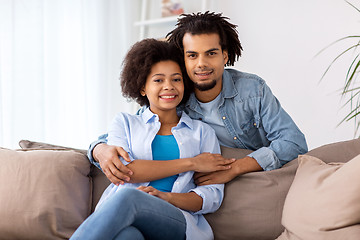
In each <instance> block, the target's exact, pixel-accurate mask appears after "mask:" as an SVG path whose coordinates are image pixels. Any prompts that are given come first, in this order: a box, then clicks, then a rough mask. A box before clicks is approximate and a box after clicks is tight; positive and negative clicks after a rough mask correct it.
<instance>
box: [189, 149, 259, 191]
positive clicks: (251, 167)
mask: <svg viewBox="0 0 360 240" xmlns="http://www.w3.org/2000/svg"><path fill="white" fill-rule="evenodd" d="M262 170H263V169H262V168H261V166H260V165H259V164H258V163H257V161H256V160H255V159H254V158H252V157H248V156H247V157H245V158H242V159H238V160H236V161H234V162H233V163H231V168H229V169H226V170H222V171H216V172H211V173H200V172H198V173H195V174H194V181H195V183H196V184H197V185H209V184H219V183H227V182H230V181H231V180H233V179H234V178H235V177H237V176H239V175H242V174H244V173H248V172H257V171H262Z"/></svg>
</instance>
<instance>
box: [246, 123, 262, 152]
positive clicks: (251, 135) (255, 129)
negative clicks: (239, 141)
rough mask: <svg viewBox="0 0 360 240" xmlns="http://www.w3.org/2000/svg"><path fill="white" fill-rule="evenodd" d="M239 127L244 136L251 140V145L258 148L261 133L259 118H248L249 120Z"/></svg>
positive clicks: (260, 142) (260, 143)
mask: <svg viewBox="0 0 360 240" xmlns="http://www.w3.org/2000/svg"><path fill="white" fill-rule="evenodd" d="M241 128H242V130H243V132H244V135H245V136H244V137H245V138H247V139H248V141H250V142H251V145H252V146H253V147H255V148H260V147H261V146H262V141H261V134H260V129H261V122H260V119H259V118H257V117H252V118H250V120H249V121H248V122H247V123H245V124H243V125H242V126H241Z"/></svg>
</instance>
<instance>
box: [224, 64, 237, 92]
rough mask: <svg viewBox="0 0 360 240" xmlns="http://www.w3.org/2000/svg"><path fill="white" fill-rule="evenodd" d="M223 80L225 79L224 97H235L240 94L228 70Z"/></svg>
mask: <svg viewBox="0 0 360 240" xmlns="http://www.w3.org/2000/svg"><path fill="white" fill-rule="evenodd" d="M222 79H223V85H222V93H223V97H224V98H233V97H235V96H236V95H237V94H238V92H237V90H236V88H235V84H234V81H233V79H232V76H231V74H230V73H229V72H228V71H226V69H225V70H224V73H223V76H222Z"/></svg>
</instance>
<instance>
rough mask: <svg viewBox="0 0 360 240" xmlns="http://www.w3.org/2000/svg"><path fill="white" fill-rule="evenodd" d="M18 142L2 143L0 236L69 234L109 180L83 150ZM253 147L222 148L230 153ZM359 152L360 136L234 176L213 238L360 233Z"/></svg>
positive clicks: (212, 220)
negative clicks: (280, 165) (13, 146)
mask: <svg viewBox="0 0 360 240" xmlns="http://www.w3.org/2000/svg"><path fill="white" fill-rule="evenodd" d="M20 146H21V148H22V149H19V150H10V149H4V148H1V149H0V164H1V168H0V180H1V185H0V216H1V219H2V220H1V222H0V239H67V238H69V237H70V236H71V234H72V233H73V232H74V231H75V229H76V228H77V227H78V226H79V225H80V224H81V222H82V221H84V219H86V217H87V216H88V215H89V214H90V213H91V212H92V211H93V210H94V207H95V205H96V203H97V201H98V200H99V198H100V196H101V193H102V191H103V190H104V188H105V187H106V186H107V185H108V184H109V182H108V180H107V179H106V177H105V175H104V174H103V173H102V172H101V171H100V170H98V169H97V168H95V167H94V166H91V165H90V164H89V161H88V159H87V157H86V155H85V153H86V151H85V150H79V149H71V148H65V147H60V146H54V145H50V144H45V143H38V142H31V141H26V140H23V141H20ZM248 153H249V150H241V149H237V150H236V149H229V148H223V149H222V154H223V155H224V156H226V157H241V156H245V155H246V154H248ZM358 154H360V140H359V139H355V140H350V141H345V142H338V143H333V144H328V145H324V146H322V147H319V148H317V149H314V150H312V151H310V152H309V153H307V154H306V155H304V156H300V158H299V159H296V160H294V161H292V162H290V163H288V164H286V165H285V166H284V167H283V168H281V169H278V170H274V171H269V172H255V173H249V174H245V175H243V176H240V177H238V178H236V179H234V180H233V181H231V182H230V183H228V184H226V187H225V198H224V202H223V204H222V206H221V208H220V209H219V210H218V211H217V212H216V213H212V214H208V215H206V218H207V220H208V221H209V222H210V224H211V226H212V228H213V230H214V235H215V239H226V240H230V239H251V240H257V239H258V240H262V239H264V240H265V239H276V238H278V237H279V236H280V235H281V236H280V237H279V239H327V240H328V239H360V231H359V229H360V228H359V226H360V225H359V224H360V194H359V192H360V179H359V177H358V176H356V175H358V174H355V172H356V171H357V172H359V171H360V158H359V157H358V158H356V156H357V155H358ZM312 156H313V157H312ZM315 157H316V158H315ZM350 160H351V161H350ZM332 162H343V163H345V162H348V163H346V164H326V163H332ZM299 163H300V166H299ZM351 171H352V172H351ZM295 175H296V176H295ZM294 177H295V180H294ZM349 182H350V183H352V184H349ZM329 183H331V184H330V185H329ZM337 183H341V184H342V185H341V184H340V186H337ZM329 186H330V187H329ZM349 186H351V187H350V188H349ZM289 189H290V191H289ZM319 189H320V190H319ZM344 191H345V193H344ZM343 198H344V199H343ZM285 199H286V202H285ZM284 202H285V205H284ZM329 209H330V210H331V211H330V210H329ZM345 210H346V211H345ZM284 230H285V231H284ZM339 236H342V237H341V238H339Z"/></svg>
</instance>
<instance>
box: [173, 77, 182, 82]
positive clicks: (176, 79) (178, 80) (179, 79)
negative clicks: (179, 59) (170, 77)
mask: <svg viewBox="0 0 360 240" xmlns="http://www.w3.org/2000/svg"><path fill="white" fill-rule="evenodd" d="M174 81H175V82H181V81H182V79H181V78H175V79H174Z"/></svg>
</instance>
